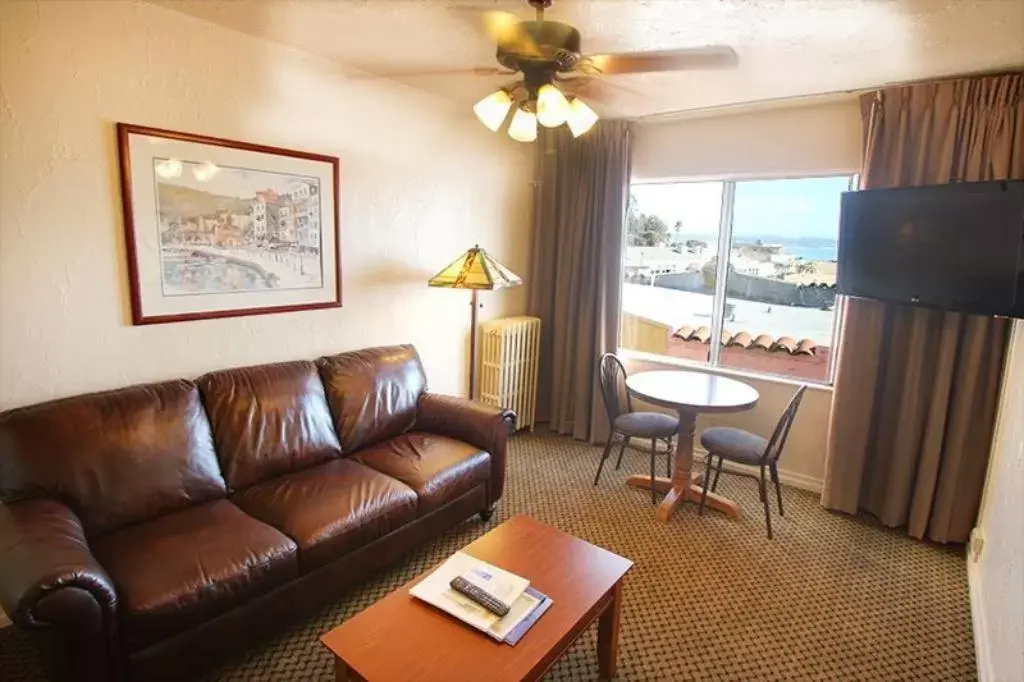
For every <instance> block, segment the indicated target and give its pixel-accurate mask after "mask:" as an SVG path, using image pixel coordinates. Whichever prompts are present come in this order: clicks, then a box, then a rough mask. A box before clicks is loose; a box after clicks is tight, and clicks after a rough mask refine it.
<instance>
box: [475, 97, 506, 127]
mask: <svg viewBox="0 0 1024 682" xmlns="http://www.w3.org/2000/svg"><path fill="white" fill-rule="evenodd" d="M511 106H512V98H511V97H510V96H509V94H508V93H507V92H505V91H504V90H498V91H497V92H494V93H491V94H490V95H487V97H484V98H483V99H482V100H480V101H479V102H477V103H476V104H474V105H473V113H475V114H476V117H477V118H478V119H480V122H481V123H483V124H484V125H485V126H487V127H488V128H489V129H490V130H492V131H495V132H497V130H498V128H500V127H501V124H502V122H503V121H504V120H505V116H506V115H508V109H509V107H511Z"/></svg>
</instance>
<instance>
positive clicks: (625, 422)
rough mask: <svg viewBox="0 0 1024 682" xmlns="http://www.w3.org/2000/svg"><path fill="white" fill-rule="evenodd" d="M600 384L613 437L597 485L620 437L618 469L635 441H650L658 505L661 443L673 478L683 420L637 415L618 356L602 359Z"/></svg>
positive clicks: (653, 493) (657, 414) (654, 414)
mask: <svg viewBox="0 0 1024 682" xmlns="http://www.w3.org/2000/svg"><path fill="white" fill-rule="evenodd" d="M597 372H598V380H599V382H600V384H601V398H602V399H603V400H604V407H605V410H606V411H607V413H608V423H609V424H611V433H609V434H608V442H607V443H606V444H605V446H604V452H603V453H601V463H600V464H599V465H598V466H597V474H596V475H595V476H594V485H597V482H598V480H599V479H600V478H601V470H602V469H603V468H604V461H605V460H606V459H608V455H609V454H610V453H611V451H612V446H613V445H614V444H615V437H616V436H620V437H621V439H622V441H621V443H620V445H619V458H618V460H617V461H616V462H615V468H616V469H618V468H619V465H621V464H622V453H623V451H625V449H626V446H627V445H629V441H630V439H632V438H643V439H644V440H647V439H650V441H651V504H654V503H656V502H657V493H656V491H655V489H654V458H655V455H657V454H658V447H657V443H658V441H659V440H661V441H665V444H666V445H667V446H668V449H667V451H666V453H665V460H666V461H665V472H666V474H667V475H668V476H669V477H671V476H672V437H673V436H675V435H676V433H677V432H678V431H679V418H678V417H673V416H671V415H667V414H662V413H661V412H634V411H633V401H632V399H631V398H630V397H629V391H627V390H626V385H625V384H626V368H625V367H623V366H622V362H621V361H620V360H619V359H618V358H617V357H615V354H614V353H605V354H604V355H602V356H601V359H600V360H599V361H598V365H597Z"/></svg>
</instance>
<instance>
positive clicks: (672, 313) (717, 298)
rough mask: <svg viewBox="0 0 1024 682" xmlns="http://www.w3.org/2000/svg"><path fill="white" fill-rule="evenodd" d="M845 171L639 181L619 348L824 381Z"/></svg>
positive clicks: (633, 191) (847, 183) (828, 370)
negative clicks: (824, 174)
mask: <svg viewBox="0 0 1024 682" xmlns="http://www.w3.org/2000/svg"><path fill="white" fill-rule="evenodd" d="M853 180H854V178H853V177H852V176H849V175H843V176H830V177H813V178H795V179H772V180H740V181H714V182H676V183H645V184H634V185H633V186H632V187H631V188H630V198H629V205H628V210H627V213H628V215H627V220H626V247H625V258H624V267H623V278H624V283H623V297H622V314H621V321H620V329H621V335H620V346H621V347H622V348H624V349H629V350H637V351H642V352H646V353H654V354H657V355H666V356H670V357H675V358H680V359H683V360H688V361H692V362H698V363H702V364H708V365H711V366H716V367H728V368H732V369H738V370H742V371H748V372H756V373H762V374H771V375H778V376H784V377H790V378H794V379H800V380H810V381H816V382H821V383H830V382H831V379H832V371H833V368H832V365H833V355H834V354H833V352H832V348H833V345H834V339H835V337H836V336H837V329H836V320H837V313H836V307H837V301H836V264H837V259H838V253H837V248H838V235H839V203H840V197H841V195H842V193H843V192H845V191H847V190H849V189H851V188H852V185H853Z"/></svg>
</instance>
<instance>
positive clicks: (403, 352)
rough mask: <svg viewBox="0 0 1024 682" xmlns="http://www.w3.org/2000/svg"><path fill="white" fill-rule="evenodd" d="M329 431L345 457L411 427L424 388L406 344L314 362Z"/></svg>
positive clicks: (413, 353)
mask: <svg viewBox="0 0 1024 682" xmlns="http://www.w3.org/2000/svg"><path fill="white" fill-rule="evenodd" d="M317 365H318V366H319V367H320V376H321V378H323V382H324V388H325V389H326V390H327V402H328V403H329V404H330V406H331V414H332V415H333V417H334V428H335V429H336V430H337V432H338V437H339V438H340V439H341V449H342V451H343V452H345V453H346V454H348V453H351V452H354V451H356V450H359V449H360V448H364V447H366V446H368V445H372V444H374V443H378V442H380V441H382V440H387V439H388V438H392V437H394V436H397V435H399V434H401V433H404V432H406V431H408V430H409V429H410V428H412V425H413V422H415V421H416V402H417V401H418V400H419V398H420V395H422V394H423V392H424V391H425V390H426V388H427V378H426V376H424V374H423V365H422V363H421V362H420V356H419V354H418V353H417V352H416V349H415V348H413V347H412V346H409V345H405V346H384V347H380V348H367V349H364V350H357V351H352V352H350V353H342V354H340V355H332V356H329V357H323V358H320V359H319V360H317Z"/></svg>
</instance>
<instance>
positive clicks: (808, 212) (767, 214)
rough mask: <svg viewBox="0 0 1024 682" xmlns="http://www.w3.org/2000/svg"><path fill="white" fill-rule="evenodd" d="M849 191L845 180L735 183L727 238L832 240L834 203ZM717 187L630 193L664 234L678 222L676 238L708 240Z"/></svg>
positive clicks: (714, 222)
mask: <svg viewBox="0 0 1024 682" xmlns="http://www.w3.org/2000/svg"><path fill="white" fill-rule="evenodd" d="M849 185H850V178H849V177H848V176H840V177H829V178H799V179H794V180H748V181H740V182H737V183H736V202H735V207H734V210H733V228H732V229H733V236H734V237H741V238H753V237H779V238H784V239H799V238H805V237H817V238H821V239H830V240H835V239H836V238H837V236H838V234H839V199H840V196H841V195H842V193H843V192H845V191H846V190H848V189H849ZM722 187H723V183H721V182H679V183H665V184H637V185H632V186H631V187H630V192H631V193H632V194H633V196H634V197H635V198H636V202H637V209H638V210H639V211H640V212H641V213H653V214H654V215H657V216H659V217H660V218H661V219H662V220H664V221H665V222H666V223H667V224H668V226H669V229H672V227H673V226H674V225H675V223H676V221H682V223H683V228H682V234H694V235H713V234H717V233H718V224H719V212H720V207H721V201H722Z"/></svg>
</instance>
